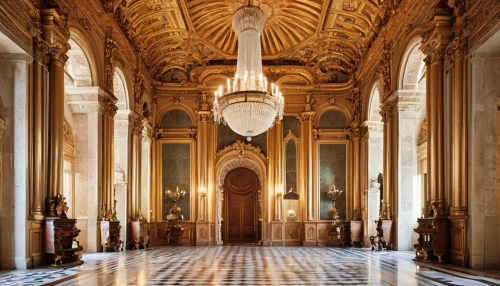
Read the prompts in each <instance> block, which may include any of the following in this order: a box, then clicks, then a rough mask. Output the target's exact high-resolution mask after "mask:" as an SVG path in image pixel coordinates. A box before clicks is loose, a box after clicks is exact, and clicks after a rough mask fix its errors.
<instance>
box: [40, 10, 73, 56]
mask: <svg viewBox="0 0 500 286" xmlns="http://www.w3.org/2000/svg"><path fill="white" fill-rule="evenodd" d="M41 15H42V17H41V18H42V36H43V39H44V40H45V41H46V42H47V43H48V45H49V47H50V49H49V54H50V59H51V61H56V62H59V63H60V64H62V65H64V64H65V63H66V61H67V60H68V56H67V55H66V52H68V49H69V44H68V40H69V36H70V34H69V28H68V23H67V21H66V16H65V15H62V14H60V13H59V12H58V9H55V8H50V9H42V11H41Z"/></svg>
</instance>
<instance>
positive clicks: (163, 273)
mask: <svg viewBox="0 0 500 286" xmlns="http://www.w3.org/2000/svg"><path fill="white" fill-rule="evenodd" d="M413 257H414V252H409V251H408V252H403V251H380V252H379V251H370V249H368V248H364V249H351V248H329V247H262V246H236V245H233V246H210V247H152V248H150V249H147V250H128V251H124V252H121V253H84V255H83V260H84V261H85V263H84V264H83V265H81V266H75V267H70V268H52V267H46V268H38V269H31V270H15V271H0V285H500V280H496V279H492V278H485V277H478V276H471V275H467V274H463V273H460V272H453V271H447V272H448V273H444V272H438V271H435V270H431V269H427V268H422V267H420V268H417V267H416V266H415V264H414V263H413V261H412V258H413Z"/></svg>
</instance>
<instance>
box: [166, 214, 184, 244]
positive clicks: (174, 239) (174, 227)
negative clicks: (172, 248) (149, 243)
mask: <svg viewBox="0 0 500 286" xmlns="http://www.w3.org/2000/svg"><path fill="white" fill-rule="evenodd" d="M165 233H166V234H167V244H168V245H178V246H181V243H182V234H183V233H184V229H183V228H182V226H181V225H180V224H179V221H178V220H170V221H169V222H168V223H167V225H166V227H165Z"/></svg>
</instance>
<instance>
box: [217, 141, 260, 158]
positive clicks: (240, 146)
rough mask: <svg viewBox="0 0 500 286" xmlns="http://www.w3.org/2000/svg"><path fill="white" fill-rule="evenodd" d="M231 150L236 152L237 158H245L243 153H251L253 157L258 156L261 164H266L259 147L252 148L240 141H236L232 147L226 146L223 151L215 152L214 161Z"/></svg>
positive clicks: (250, 145)
mask: <svg viewBox="0 0 500 286" xmlns="http://www.w3.org/2000/svg"><path fill="white" fill-rule="evenodd" d="M233 150H236V151H237V153H238V156H239V157H240V158H241V157H244V156H245V152H251V153H254V154H255V155H257V156H259V157H260V158H261V159H262V161H263V162H267V158H266V156H264V154H263V153H262V150H261V149H260V147H258V146H253V145H252V144H250V143H248V144H246V143H245V142H243V141H241V140H237V141H236V142H235V143H233V144H232V145H229V146H226V147H224V149H222V150H220V151H219V152H217V154H215V161H217V160H219V158H221V157H222V156H224V155H225V154H227V153H229V152H231V151H233Z"/></svg>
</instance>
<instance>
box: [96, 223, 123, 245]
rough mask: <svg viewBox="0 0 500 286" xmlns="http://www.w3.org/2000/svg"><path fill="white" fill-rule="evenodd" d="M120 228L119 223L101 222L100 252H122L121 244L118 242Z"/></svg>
mask: <svg viewBox="0 0 500 286" xmlns="http://www.w3.org/2000/svg"><path fill="white" fill-rule="evenodd" d="M121 228H122V227H121V225H120V222H119V221H101V245H102V251H104V252H109V251H122V249H123V242H122V241H121V240H120V229H121Z"/></svg>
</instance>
